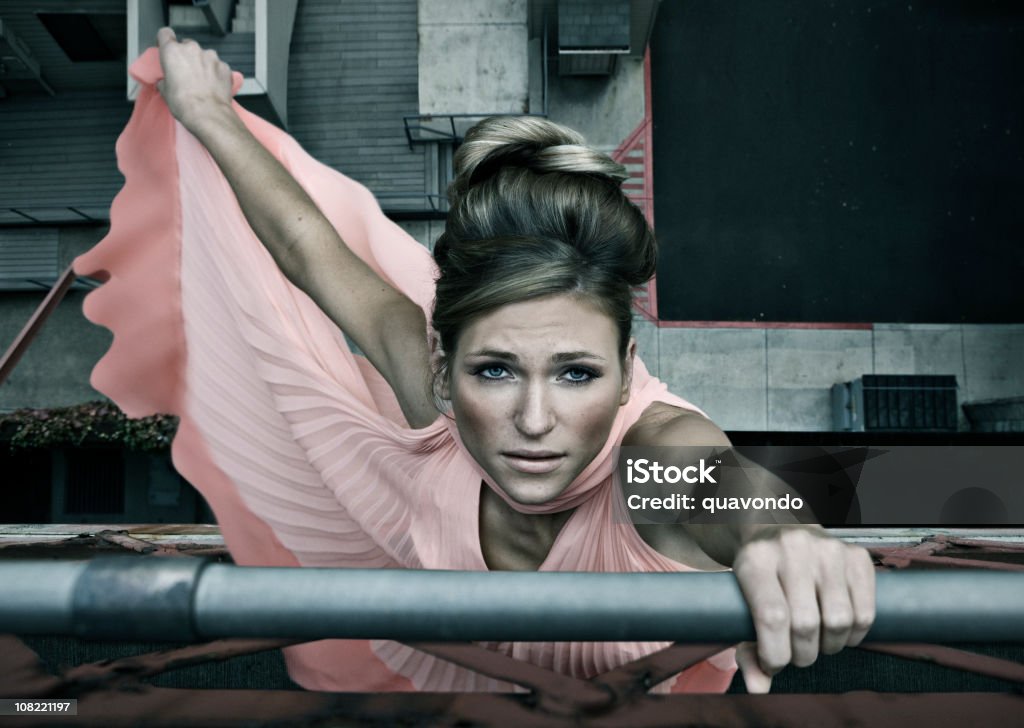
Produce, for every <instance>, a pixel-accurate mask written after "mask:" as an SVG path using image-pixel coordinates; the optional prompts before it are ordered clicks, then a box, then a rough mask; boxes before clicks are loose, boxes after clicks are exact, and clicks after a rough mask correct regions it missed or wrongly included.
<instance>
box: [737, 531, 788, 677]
mask: <svg viewBox="0 0 1024 728" xmlns="http://www.w3.org/2000/svg"><path fill="white" fill-rule="evenodd" d="M734 573H735V575H736V580H737V581H738V582H739V585H740V589H741V590H742V591H743V596H744V598H745V599H746V601H747V604H748V605H750V616H751V617H752V618H753V620H754V630H755V631H756V633H757V654H758V659H759V660H760V664H761V669H762V670H763V671H764V672H765V673H767V674H768V675H774V674H775V673H777V672H778V671H779V670H781V669H782V668H783V667H785V666H786V665H788V664H789V661H790V658H791V655H792V645H791V641H790V635H789V603H788V602H787V600H786V595H785V592H784V591H783V589H782V584H781V583H780V582H779V576H778V554H777V553H776V552H775V551H774V550H773V549H772V545H771V543H769V542H768V541H763V542H757V543H752V544H749V545H748V546H746V547H745V548H744V550H743V557H742V559H741V560H739V561H738V562H737V563H736V564H735V565H734Z"/></svg>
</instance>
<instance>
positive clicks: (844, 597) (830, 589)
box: [818, 541, 853, 655]
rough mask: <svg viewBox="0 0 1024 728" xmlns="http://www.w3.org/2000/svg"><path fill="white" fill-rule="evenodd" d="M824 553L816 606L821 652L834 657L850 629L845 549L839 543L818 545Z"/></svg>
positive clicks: (844, 641)
mask: <svg viewBox="0 0 1024 728" xmlns="http://www.w3.org/2000/svg"><path fill="white" fill-rule="evenodd" d="M821 547H822V548H823V549H825V550H826V554H825V555H826V558H825V560H824V562H822V566H821V574H820V576H819V578H818V603H819V604H820V605H821V651H822V652H824V653H825V654H826V655H834V654H835V653H837V652H839V651H840V650H841V649H843V647H844V646H845V645H846V642H847V641H848V640H849V639H850V630H851V629H853V605H852V604H851V603H850V584H849V583H848V581H847V572H846V557H847V551H848V549H847V547H846V544H844V543H842V542H841V541H828V542H825V543H823V544H822V545H821Z"/></svg>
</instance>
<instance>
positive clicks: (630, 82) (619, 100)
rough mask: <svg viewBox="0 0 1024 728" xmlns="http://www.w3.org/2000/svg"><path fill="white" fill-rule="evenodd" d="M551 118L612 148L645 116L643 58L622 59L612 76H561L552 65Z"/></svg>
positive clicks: (596, 144)
mask: <svg viewBox="0 0 1024 728" xmlns="http://www.w3.org/2000/svg"><path fill="white" fill-rule="evenodd" d="M552 66H554V64H552ZM548 118H550V119H551V120H552V121H557V122H558V123H559V124H565V125H566V126H568V127H571V128H573V129H575V130H576V131H578V132H580V133H581V134H583V136H585V137H586V138H587V141H588V142H589V143H590V144H591V145H592V146H594V147H597V148H598V149H602V150H604V151H612V150H613V149H615V148H616V147H617V146H619V144H621V143H622V142H623V140H625V139H626V137H628V136H629V134H630V132H632V131H633V130H634V129H635V128H636V127H637V125H638V124H639V123H640V122H641V121H642V120H643V118H644V63H643V59H637V58H625V57H623V58H619V59H618V62H617V63H616V66H615V71H614V72H613V73H612V74H611V75H610V76H559V75H558V73H557V72H556V69H555V68H554V67H552V69H551V72H550V74H549V77H548Z"/></svg>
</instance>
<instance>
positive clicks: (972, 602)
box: [0, 556, 1024, 643]
mask: <svg viewBox="0 0 1024 728" xmlns="http://www.w3.org/2000/svg"><path fill="white" fill-rule="evenodd" d="M0 583H3V584H5V585H6V588H5V590H4V591H3V592H2V593H0V631H3V632H14V633H20V634H72V635H77V636H79V637H89V638H116V639H128V638H133V639H146V640H157V641H160V640H170V641H180V640H200V639H213V638H226V637H273V638H297V639H298V638H301V639H323V638H344V639H395V640H403V641H407V640H417V641H419V640H430V641H435V640H441V641H448V640H458V641H479V640H508V641H591V640H593V641H601V640H609V641H665V640H668V641H686V642H699V643H708V642H730V643H732V642H739V641H742V640H748V639H753V638H754V631H753V624H752V622H751V619H750V615H749V612H748V610H747V607H746V603H745V602H744V600H743V596H742V594H741V592H740V589H739V586H738V585H737V582H736V579H735V577H734V576H733V574H732V573H731V572H719V573H686V574H662V573H658V574H619V573H612V574H598V573H551V572H547V573H541V572H493V573H482V572H461V571H432V570H400V569H383V570H363V569H328V568H301V569H299V568H287V567H239V566H232V565H226V564H214V563H210V562H208V561H207V560H206V559H202V558H182V559H138V558H134V557H131V556H113V557H111V556H107V557H99V558H95V559H93V560H91V561H88V562H80V561H77V562H76V561H72V562H52V561H35V560H27V561H19V562H13V563H0ZM951 591H955V592H956V593H957V594H958V595H959V596H958V598H957V599H955V600H952V599H949V598H948V595H949V594H950V592H951ZM868 639H870V640H875V641H878V640H881V641H890V642H922V641H941V642H986V641H1024V576H1022V575H1021V574H1019V573H1006V572H1000V571H958V572H934V571H918V572H899V573H891V574H887V573H882V574H879V575H878V585H877V618H876V620H875V624H874V626H873V627H872V629H871V632H870V634H869V635H868Z"/></svg>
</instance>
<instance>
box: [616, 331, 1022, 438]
mask: <svg viewBox="0 0 1024 728" xmlns="http://www.w3.org/2000/svg"><path fill="white" fill-rule="evenodd" d="M635 326H636V334H635V335H636V337H637V341H638V346H639V351H640V353H641V356H642V358H643V359H644V361H645V363H647V364H648V369H650V370H651V371H652V373H656V374H657V375H658V376H659V377H660V378H661V379H663V380H664V381H665V382H667V384H668V386H669V389H671V390H672V391H673V392H675V393H677V394H678V395H680V396H681V397H684V398H685V399H688V400H690V401H691V402H693V403H694V404H696V405H697V406H699V407H701V408H702V409H704V410H705V411H706V412H707V413H708V415H709V416H710V417H711V418H712V419H713V420H714V421H715V422H716V423H717V424H718V425H719V426H720V427H722V428H723V429H727V430H788V431H826V430H830V429H831V428H832V423H831V412H832V410H831V401H830V394H829V392H830V388H831V386H832V385H833V384H835V383H838V382H846V381H850V380H852V379H856V378H857V377H860V376H862V375H864V374H953V375H955V376H956V378H957V384H958V385H959V393H958V402H959V403H960V404H963V403H965V402H977V401H981V400H986V399H995V398H1000V397H1012V396H1021V395H1024V324H992V325H981V324H964V325H960V324H948V325H947V324H885V323H879V324H875V326H874V329H873V330H871V331H853V330H846V331H843V330H813V329H736V328H709V329H698V328H673V327H663V328H658V327H656V326H655V325H654V324H652V323H649V322H637V323H636V324H635ZM960 426H961V429H968V423H967V422H966V420H965V419H964V417H963V414H962V411H961V421H960Z"/></svg>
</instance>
